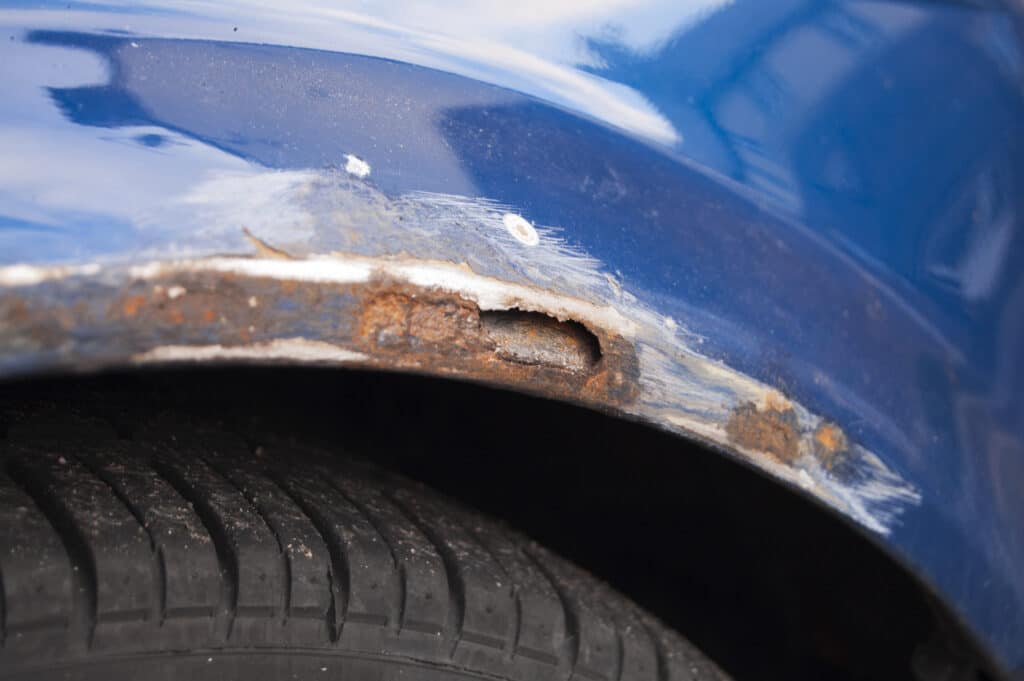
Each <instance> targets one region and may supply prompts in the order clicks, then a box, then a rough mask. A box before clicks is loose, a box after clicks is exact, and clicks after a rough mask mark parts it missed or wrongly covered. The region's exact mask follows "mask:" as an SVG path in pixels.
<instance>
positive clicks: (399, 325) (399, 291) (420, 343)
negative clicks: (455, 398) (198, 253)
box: [0, 273, 638, 408]
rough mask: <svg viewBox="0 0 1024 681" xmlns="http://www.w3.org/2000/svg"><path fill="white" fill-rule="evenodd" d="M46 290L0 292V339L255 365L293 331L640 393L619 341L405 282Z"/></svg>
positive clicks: (449, 365) (602, 390) (140, 284)
mask: <svg viewBox="0 0 1024 681" xmlns="http://www.w3.org/2000/svg"><path fill="white" fill-rule="evenodd" d="M48 286H49V287H50V288H51V291H50V295H48V296H46V297H45V299H44V300H45V304H41V302H40V299H39V298H35V299H34V300H32V301H31V302H29V301H27V300H26V299H24V298H23V297H22V296H21V295H19V294H17V293H12V294H8V295H5V296H3V297H0V345H2V346H3V347H6V348H8V349H13V348H14V347H15V346H16V345H20V346H21V349H22V350H23V351H24V350H30V349H35V350H39V351H42V350H44V349H47V348H54V347H61V346H62V345H63V346H67V339H68V338H75V337H79V338H81V337H83V336H87V337H88V342H89V343H90V344H91V345H92V346H93V348H94V349H95V350H96V351H97V354H94V355H92V356H91V357H90V359H91V360H92V361H93V362H94V363H96V364H102V363H103V357H104V356H108V357H123V356H125V355H126V354H127V355H129V356H142V357H145V358H146V360H147V361H154V362H159V361H162V360H163V361H171V360H173V361H180V360H182V359H187V357H188V354H187V348H188V347H194V348H195V351H194V354H195V360H196V361H201V360H203V359H209V358H210V357H214V356H216V357H218V358H220V359H236V360H242V359H249V360H257V359H258V355H257V352H258V350H259V348H265V349H267V352H269V351H270V350H272V349H273V348H275V347H278V346H279V345H280V342H281V341H282V340H290V341H292V340H295V339H296V338H298V339H300V340H301V341H303V342H305V343H307V344H308V343H319V344H323V343H327V344H330V346H332V347H335V348H337V349H339V350H340V351H346V352H349V353H350V354H349V357H351V358H356V357H358V358H359V359H349V360H347V361H346V362H345V363H346V364H353V363H357V364H359V365H362V366H372V367H379V368H386V369H403V370H412V371H418V372H423V373H433V374H442V375H457V376H459V377H463V378H470V379H477V380H480V381H483V382H486V383H492V384H498V385H504V386H510V387H516V388H519V389H522V390H526V391H529V392H532V393H538V394H543V395H547V396H551V397H559V398H562V399H569V400H573V401H577V402H582V403H586V404H592V405H599V406H602V407H605V408H608V407H612V408H625V407H627V406H628V405H629V404H630V403H632V402H633V401H635V400H636V398H637V392H638V391H637V360H636V356H635V353H634V351H633V349H632V346H631V345H630V344H629V343H628V342H626V341H625V340H623V339H622V338H621V337H618V336H616V335H614V334H610V333H607V332H605V331H602V330H594V331H590V330H587V329H586V328H584V327H583V325H582V324H579V323H577V322H571V321H570V322H563V321H559V320H557V319H554V318H552V317H550V316H547V315H544V314H541V313H536V312H534V313H523V312H521V311H518V310H508V311H490V312H487V313H486V315H485V318H486V320H487V321H486V323H485V322H484V321H482V318H481V311H480V309H479V307H478V305H477V304H476V303H474V302H473V301H471V300H467V299H465V298H463V297H461V296H459V295H457V294H453V293H450V292H446V291H441V290H436V289H429V288H422V287H416V286H412V285H410V284H407V283H401V282H396V281H388V280H380V279H376V280H373V281H370V282H367V283H365V284H332V283H310V282H294V281H287V280H278V279H271V278H252V277H241V276H236V275H231V274H221V273H186V274H179V275H176V276H174V277H170V278H158V279H155V280H144V279H137V280H135V281H133V282H131V283H130V284H129V285H127V286H123V287H106V286H90V287H88V288H87V289H83V288H82V287H81V286H78V285H76V284H75V283H74V282H54V283H51V284H48ZM274 343H277V344H278V345H276V346H275V345H271V344H274ZM211 346H212V347H215V348H216V349H217V352H216V353H211V351H210V350H209V348H210V347H211ZM168 347H172V348H173V349H174V352H168V351H167V350H166V349H167V348H168ZM242 348H246V349H247V352H241V349H242ZM254 348H255V349H254ZM69 358H70V356H69ZM274 358H275V359H281V356H280V353H276V354H274ZM81 360H82V358H81V357H77V358H75V361H76V362H79V363H80V362H81Z"/></svg>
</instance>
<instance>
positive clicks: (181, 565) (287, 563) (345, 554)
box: [0, 413, 724, 681]
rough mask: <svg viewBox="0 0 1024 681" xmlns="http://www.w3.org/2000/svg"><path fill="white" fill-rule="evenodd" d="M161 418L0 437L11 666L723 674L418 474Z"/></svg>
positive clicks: (2, 636) (3, 619) (625, 677)
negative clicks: (140, 431)
mask: <svg viewBox="0 0 1024 681" xmlns="http://www.w3.org/2000/svg"><path fill="white" fill-rule="evenodd" d="M159 418H160V419H161V420H160V421H159V422H158V424H157V426H155V427H151V428H150V429H149V430H150V434H147V436H146V439H142V440H138V441H132V442H129V443H127V444H126V442H125V441H124V440H123V439H122V438H120V437H118V436H117V435H116V434H113V433H108V432H107V430H104V429H99V430H96V429H94V430H85V431H83V430H79V429H76V428H77V426H75V423H74V422H72V425H71V426H69V429H68V431H67V432H66V433H63V432H62V431H60V430H59V429H54V428H53V427H52V426H49V425H47V424H43V425H41V426H36V425H34V424H33V425H32V426H31V427H28V426H26V427H24V428H21V427H19V428H20V430H18V431H17V437H18V438H23V439H24V440H25V442H24V443H19V444H17V445H8V444H6V443H5V444H4V445H3V447H2V451H0V483H2V485H0V492H2V494H0V518H4V519H10V520H5V524H4V527H5V528H10V530H11V531H10V532H9V533H8V534H7V535H4V536H5V538H9V540H10V544H11V547H10V548H12V550H11V551H10V552H9V553H7V552H5V551H4V549H5V548H8V547H4V546H0V559H3V563H2V570H3V573H2V574H0V669H3V670H4V672H5V673H6V672H7V671H8V670H13V671H14V672H15V673H16V674H18V673H22V672H23V671H25V672H28V673H34V672H36V671H39V670H42V671H46V672H48V671H51V667H52V668H54V669H70V668H72V667H76V668H77V666H79V665H82V664H86V663H87V664H90V665H91V664H93V663H95V664H96V665H98V666H97V667H96V668H97V669H100V668H102V666H103V665H106V664H107V663H108V662H111V661H116V662H115V664H120V662H121V661H123V660H131V661H132V662H131V664H132V665H136V666H137V669H139V670H142V669H146V670H153V669H156V668H157V667H158V666H159V665H168V666H166V667H161V669H165V670H171V669H172V668H174V664H175V663H174V662H173V661H174V660H177V659H179V658H183V657H188V656H191V657H192V658H195V662H196V663H197V664H199V665H200V666H201V667H202V668H204V669H206V670H207V673H209V672H214V674H215V675H216V673H219V672H215V668H214V667H205V663H206V662H211V661H213V660H214V657H213V656H222V657H225V658H231V659H233V660H236V661H241V662H239V664H249V665H251V666H252V669H255V670H256V671H255V672H254V673H253V674H254V675H253V676H252V678H256V677H259V678H262V676H261V674H262V675H266V676H268V678H269V677H270V676H274V677H275V678H277V677H278V676H281V674H280V673H279V672H280V671H281V670H280V669H276V668H272V667H271V666H267V665H265V664H263V663H261V662H259V661H254V660H256V658H257V657H258V656H259V655H260V654H262V653H263V652H266V651H274V654H275V655H280V656H281V657H280V660H281V663H282V667H281V669H284V668H285V667H287V665H290V664H292V662H289V661H288V660H286V659H285V658H292V657H294V658H296V659H298V658H303V659H304V658H305V657H306V656H314V655H318V656H327V657H324V659H325V660H327V661H328V662H331V661H333V660H337V659H339V657H346V656H353V657H357V658H359V660H360V661H359V665H363V666H360V667H353V669H357V670H359V673H351V674H350V675H352V676H360V677H361V676H363V675H366V676H379V675H381V674H384V675H385V676H386V675H387V674H386V673H384V671H382V670H378V669H376V668H375V667H373V665H376V664H379V663H384V664H391V663H393V662H394V661H396V660H407V661H409V663H410V664H412V665H413V666H417V667H421V668H422V670H424V671H425V675H430V676H436V678H438V679H444V678H454V677H455V676H473V677H478V678H481V679H494V680H498V681H533V680H534V679H536V680H537V681H670V679H679V678H691V677H692V678H694V679H705V681H710V679H724V677H720V676H718V674H717V672H716V670H715V667H714V665H713V664H712V663H710V662H709V661H707V660H705V659H704V657H703V656H702V655H701V654H700V653H699V652H698V651H696V650H695V649H693V648H692V647H691V646H690V644H688V643H687V642H686V641H685V640H684V639H682V638H680V637H678V636H677V635H676V634H675V632H672V631H671V630H668V629H666V628H664V627H663V626H662V625H661V624H660V623H659V622H658V621H657V620H656V619H654V618H653V617H650V616H648V615H646V614H645V613H644V611H643V610H642V609H640V608H639V607H638V606H636V605H634V604H632V603H631V602H630V601H628V600H627V599H625V598H623V597H622V596H621V595H620V594H618V593H616V592H615V591H614V590H613V589H612V588H611V587H609V586H608V585H605V584H603V583H601V582H600V581H598V580H595V579H594V578H593V577H591V576H590V575H587V574H586V573H585V572H583V571H581V570H578V569H577V568H575V567H574V566H573V565H571V564H570V563H568V562H567V561H564V560H562V559H560V558H559V557H558V556H556V555H554V554H552V553H550V552H548V551H547V550H546V549H544V548H543V547H542V546H540V545H539V544H536V543H533V542H531V541H529V540H527V539H525V538H523V537H521V536H520V535H518V534H517V533H516V532H515V531H514V530H511V529H509V528H507V527H505V526H504V525H503V524H501V523H498V522H493V521H489V520H488V519H487V518H485V517H483V516H481V515H477V514H475V513H474V512H472V511H468V510H466V509H464V508H461V507H460V506H459V505H458V504H457V503H454V504H453V503H451V502H449V501H448V500H446V499H445V498H444V497H443V496H442V495H439V494H437V493H434V492H432V491H431V490H429V489H427V488H426V487H424V486H422V485H420V484H419V483H415V482H410V481H408V480H403V478H401V477H400V476H398V475H394V474H392V473H389V472H387V471H386V470H381V469H380V468H378V467H375V466H374V465H372V464H371V463H369V462H364V461H362V460H359V459H349V458H348V457H347V456H345V455H338V454H335V455H330V456H327V455H326V454H327V453H321V452H318V450H315V449H306V448H303V447H301V446H296V445H294V444H293V443H292V442H291V441H290V440H289V441H287V442H282V443H280V445H275V447H277V446H280V447H281V450H280V451H273V452H271V453H266V452H261V451H260V448H257V449H256V451H255V453H253V452H249V450H248V448H247V447H245V446H243V447H241V448H239V446H238V437H237V436H236V435H234V434H232V433H231V432H230V431H228V430H226V429H224V428H223V427H222V426H217V425H214V426H209V427H207V426H202V427H200V428H196V424H195V423H193V422H191V421H189V422H186V423H177V422H175V421H174V415H173V414H172V415H170V416H167V415H165V414H163V413H161V415H160V416H159ZM168 419H169V420H168ZM55 431H56V432H57V434H58V437H55V436H54V435H53V433H54V432H55ZM97 432H98V434H95V433H97ZM83 433H84V435H83ZM150 437H152V438H153V439H149V438H150ZM61 438H66V441H65V440H64V439H61ZM61 447H65V449H70V450H71V451H72V452H73V453H72V454H69V455H65V456H67V459H64V458H63V457H58V453H59V452H60V451H62V450H61V449H60V448H61ZM286 447H287V448H286ZM250 454H251V456H250ZM5 474H6V475H7V476H9V478H10V479H9V481H8V480H7V478H5V477H4V476H5ZM129 514H130V515H131V518H129V517H128V515H129ZM18 528H22V529H20V530H19V529H18ZM143 532H144V533H145V539H143V536H142V533H143ZM271 537H273V539H271ZM3 543H5V544H6V543H7V541H4V542H3ZM23 547H24V548H23ZM275 549H276V551H277V553H276V554H275ZM147 551H148V553H147ZM6 589H11V590H13V591H12V592H10V593H8V591H7V590H6ZM324 589H326V592H325V591H324ZM442 590H445V591H442ZM282 603H283V607H282ZM44 604H45V607H44ZM350 625H351V626H350ZM647 637H649V638H650V643H648V642H647V640H646V639H647ZM168 660H170V661H171V662H168ZM232 664H234V662H233V663H232ZM261 665H262V666H261ZM366 665H370V666H369V667H367V666H366ZM181 669H184V667H182V668H180V669H179V671H181ZM287 669H288V671H289V672H290V673H293V674H294V672H293V671H292V670H293V669H295V670H298V667H294V668H293V667H287ZM318 669H319V670H320V671H327V667H326V666H322V667H321V666H320V665H319V664H318V665H317V669H312V670H311V671H312V672H313V673H312V674H311V677H312V676H318V674H316V671H317V670H318ZM330 669H331V671H332V674H335V675H336V674H338V673H343V674H348V673H349V671H348V670H346V669H345V668H344V666H343V665H339V666H338V667H335V666H331V667H330ZM135 670H136V667H132V674H135ZM363 672H366V673H365V674H364V673H363ZM168 673H170V672H168ZM151 675H152V674H150V673H148V671H147V672H145V673H143V672H139V674H137V675H136V676H147V677H148V676H151ZM179 675H180V676H182V677H185V676H189V674H188V673H187V672H183V673H181V674H179ZM245 675H249V672H246V674H245ZM284 675H285V676H287V675H288V674H287V673H285V674H284ZM413 675H414V676H416V675H417V674H413ZM0 676H4V674H0ZM229 676H230V674H229ZM126 678H128V677H126ZM131 678H135V676H132V677H131ZM211 678H213V677H211ZM218 678H219V677H218Z"/></svg>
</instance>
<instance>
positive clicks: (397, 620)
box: [324, 475, 407, 633]
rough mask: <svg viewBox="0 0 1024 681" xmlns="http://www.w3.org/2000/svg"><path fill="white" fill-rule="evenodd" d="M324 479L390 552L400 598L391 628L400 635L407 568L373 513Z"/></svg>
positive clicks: (333, 482) (332, 481) (329, 476)
mask: <svg viewBox="0 0 1024 681" xmlns="http://www.w3.org/2000/svg"><path fill="white" fill-rule="evenodd" d="M324 477H325V479H326V480H327V484H328V485H330V487H331V489H333V490H334V491H335V492H337V493H338V495H340V496H341V498H342V499H344V500H345V501H346V502H348V504H349V505H350V506H351V507H352V508H354V509H355V510H356V512H357V513H358V514H359V515H360V516H362V518H363V519H364V520H366V522H367V523H369V525H370V527H372V528H373V531H374V532H376V533H377V538H378V539H379V540H380V541H381V543H382V544H383V546H384V548H386V549H387V550H388V555H389V556H390V557H391V565H392V567H394V569H395V570H396V571H397V572H398V574H399V580H398V597H397V599H396V600H397V601H398V607H397V608H396V609H395V611H396V612H395V616H394V617H393V618H392V619H393V620H394V621H393V622H392V623H391V628H392V630H393V631H394V632H395V633H400V632H401V631H402V622H403V621H404V620H405V598H406V591H407V588H406V582H405V580H406V574H405V568H404V567H403V566H402V564H401V563H400V562H399V560H398V555H397V554H396V553H395V547H394V546H392V545H391V542H389V541H388V538H387V536H386V535H385V534H384V532H383V531H381V528H380V522H379V521H378V520H377V518H374V517H373V514H372V513H370V512H369V511H368V510H367V509H366V508H365V507H364V506H363V505H362V504H360V503H359V502H357V501H356V500H355V499H353V498H352V497H350V496H349V495H348V494H346V493H345V490H343V489H342V488H341V486H340V485H338V484H337V483H336V482H335V481H334V478H333V476H331V475H325V476H324Z"/></svg>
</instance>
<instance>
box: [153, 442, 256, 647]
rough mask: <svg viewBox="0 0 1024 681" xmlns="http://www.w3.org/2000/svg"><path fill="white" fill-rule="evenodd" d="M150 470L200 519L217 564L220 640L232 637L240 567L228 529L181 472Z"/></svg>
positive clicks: (161, 467)
mask: <svg viewBox="0 0 1024 681" xmlns="http://www.w3.org/2000/svg"><path fill="white" fill-rule="evenodd" d="M150 465H151V466H152V467H153V470H154V471H155V472H156V473H157V475H159V476H160V477H161V478H163V479H164V480H165V481H166V482H167V484H169V485H170V486H171V487H172V488H174V491H176V492H177V493H178V494H180V495H181V496H182V498H183V499H185V500H186V501H187V502H189V503H190V504H191V505H192V508H193V510H194V511H195V513H196V515H197V516H198V517H199V521H200V522H201V523H202V524H203V527H204V528H206V532H207V534H209V535H210V539H211V540H212V542H213V548H214V552H215V553H216V554H217V562H218V564H219V567H220V575H221V615H222V616H223V617H224V620H225V631H224V633H223V639H224V640H225V641H227V640H228V639H230V638H231V631H232V629H233V628H234V624H235V617H236V616H237V611H238V578H239V565H238V554H237V552H236V550H235V547H234V546H233V545H232V543H231V540H230V538H229V536H228V531H227V528H226V527H225V526H224V522H223V520H222V519H221V518H220V517H219V516H218V514H217V511H216V509H214V508H213V506H211V505H210V503H209V502H208V501H207V499H206V497H205V496H204V495H203V494H202V493H201V491H200V490H198V489H196V488H195V486H193V485H192V484H191V483H190V482H189V481H188V480H186V479H185V476H184V475H182V474H181V472H180V471H178V470H176V469H175V468H174V467H172V466H170V465H168V464H167V463H166V462H164V461H151V462H150Z"/></svg>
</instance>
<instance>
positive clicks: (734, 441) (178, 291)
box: [0, 171, 920, 534]
mask: <svg viewBox="0 0 1024 681" xmlns="http://www.w3.org/2000/svg"><path fill="white" fill-rule="evenodd" d="M267 175H273V176H274V177H269V178H268V177H263V176H258V177H255V178H251V179H248V178H246V177H244V176H240V175H232V176H231V177H230V178H226V177H215V178H209V179H207V180H204V181H203V183H204V185H205V186H206V188H200V189H195V190H193V191H192V192H191V193H190V194H189V196H188V201H186V202H184V203H179V204H178V205H187V206H190V210H192V211H193V213H191V214H183V219H184V220H186V221H187V220H189V219H196V220H202V221H204V222H205V223H206V224H208V225H209V228H210V229H212V230H213V231H214V233H222V232H223V233H224V234H228V233H230V234H233V235H234V236H232V239H234V241H231V242H230V243H233V244H235V247H236V248H237V250H236V251H235V254H234V255H223V256H217V257H198V258H187V257H186V258H166V257H153V258H151V259H150V260H149V261H140V260H139V259H135V260H133V261H131V262H125V263H122V264H103V265H101V264H84V265H76V266H72V267H32V266H27V265H14V266H9V267H3V268H0V287H2V289H6V290H0V373H8V374H9V373H12V372H13V371H16V370H18V369H19V368H21V367H26V366H28V367H33V368H38V367H41V366H46V365H47V363H49V366H51V367H60V366H71V367H75V368H90V367H99V366H109V365H117V364H124V363H126V362H131V363H136V364H147V363H154V362H156V363H159V362H182V361H187V362H203V361H211V362H212V361H249V362H270V361H273V362H282V361H284V362H322V363H329V364H338V365H344V366H353V365H354V366H362V367H371V368H384V369H396V370H403V371H414V372H420V373H428V374H433V375H440V376H458V377H461V378H471V379H475V380H479V381H483V382H486V383H492V384H497V385H504V386H509V387H513V388H516V389H519V390H523V391H526V392H532V393H538V394H544V395H547V396H550V397H555V398H557V399H563V400H568V401H574V402H578V403H582V404H585V405H588V406H592V407H596V408H601V409H604V410H610V411H615V412H617V413H621V414H623V415H629V416H632V417H637V418H640V419H642V420H644V421H646V422H648V423H652V424H655V425H658V426H661V427H663V428H666V429H668V430H672V431H674V432H678V433H683V434H687V435H690V436H696V437H698V438H701V439H703V440H705V441H707V442H710V443H713V444H715V445H717V446H719V447H721V448H723V449H725V450H727V451H730V452H732V453H733V454H735V455H736V456H739V457H741V458H743V459H744V460H746V461H748V462H750V463H752V464H753V465H755V466H758V467H759V468H761V469H763V470H765V471H766V472H768V473H769V474H771V475H774V476H776V477H778V478H780V479H783V480H786V481H788V482H789V483H791V484H793V485H795V486H797V487H799V488H801V489H804V490H806V491H807V492H808V493H809V494H812V495H814V496H816V497H817V498H819V499H821V500H822V501H824V502H825V503H827V504H830V505H831V506H833V507H834V508H836V509H837V510H839V511H840V512H842V513H844V514H846V515H847V516H849V517H851V518H853V519H854V520H856V521H857V522H859V523H861V524H862V525H863V526H865V527H867V528H869V529H871V530H873V531H875V532H878V533H881V534H886V533H888V532H889V531H890V530H891V528H892V527H893V524H894V523H896V522H897V519H898V517H899V515H900V513H901V512H902V511H903V509H904V508H905V507H906V506H907V505H912V504H917V503H920V495H919V494H918V492H917V491H916V490H915V489H914V488H913V487H912V486H911V485H909V484H907V483H906V482H905V481H904V480H903V479H902V478H901V476H900V475H899V473H897V472H895V471H893V470H891V469H890V468H889V467H887V466H886V465H885V463H884V462H883V460H882V459H881V458H880V457H879V456H878V455H877V454H875V453H872V452H869V451H867V450H865V449H864V448H863V447H861V446H860V445H858V444H857V443H855V442H853V441H852V440H851V439H850V438H849V437H848V435H847V434H846V433H844V432H843V431H842V429H841V428H840V427H839V426H838V425H836V424H834V423H833V422H832V421H830V420H828V419H826V418H823V417H822V416H820V415H816V414H813V413H811V412H810V411H809V410H807V409H806V408H804V407H803V406H802V405H800V404H798V403H796V402H794V401H792V400H789V399H787V398H786V397H785V396H783V395H781V394H780V393H779V392H778V391H776V390H775V389H773V388H772V387H770V386H768V385H766V384H764V383H761V382H760V381H757V380H755V379H753V378H751V377H750V376H747V375H745V374H743V373H741V372H739V371H736V370H734V369H732V368H730V367H728V366H726V365H725V364H723V363H721V362H719V361H717V360H714V359H712V358H709V357H707V356H706V355H705V354H703V353H702V352H701V351H700V350H699V348H700V346H701V341H702V339H701V338H700V337H699V336H697V335H696V334H694V333H693V332H692V331H691V330H690V329H689V328H687V325H686V323H685V320H679V319H673V318H670V317H666V316H665V315H663V314H660V313H658V311H656V310H655V309H654V308H653V307H651V306H649V305H647V304H646V303H645V302H644V301H643V300H642V298H641V296H638V295H636V294H635V293H633V292H630V291H629V290H627V289H626V287H625V285H624V284H623V283H622V282H621V278H620V277H617V276H615V275H613V274H612V273H610V272H607V271H605V270H604V269H603V268H602V266H601V264H600V263H599V262H598V261H596V260H595V259H593V258H592V257H590V256H589V255H587V254H586V253H583V252H580V251H579V250H578V249H575V248H573V247H571V246H570V245H568V244H567V243H566V242H565V241H564V240H563V239H562V238H561V236H560V233H559V230H558V229H557V227H553V226H544V225H534V224H532V223H530V222H529V221H527V220H526V219H525V218H522V217H521V215H520V214H519V212H518V211H516V210H514V209H512V208H511V207H509V206H504V205H502V204H500V203H497V202H493V201H489V200H487V199H473V198H468V197H459V196H449V195H439V194H424V193H415V194H410V195H406V196H400V197H397V198H391V197H387V196H385V195H384V194H382V193H381V192H379V191H378V190H376V189H374V188H373V187H371V186H369V185H368V184H365V183H361V182H356V181H354V180H353V179H351V178H350V177H349V176H348V175H347V174H339V173H329V172H325V173H317V172H313V171H301V172H296V171H289V172H287V173H268V174H267ZM260 187H272V188H274V191H275V192H277V194H275V199H274V211H273V212H272V215H271V219H268V220H266V221H263V220H262V219H261V217H260V215H259V213H258V212H253V211H251V210H249V209H248V208H244V209H243V208H240V207H239V206H237V205H236V204H237V202H238V201H239V200H240V199H239V197H243V196H246V195H248V194H250V193H251V192H252V191H255V190H256V189H258V188H260ZM225 189H226V191H222V190H225ZM235 209H237V210H235ZM238 214H244V215H245V219H246V223H245V225H244V231H243V226H242V225H240V224H238V221H237V215H238ZM190 215H191V217H190ZM509 216H512V218H514V219H512V218H509ZM520 220H521V221H522V222H521V223H520V222H519V221H520ZM510 223H511V225H512V226H511V227H510ZM281 224H283V225H284V227H281V228H278V227H276V225H281ZM524 225H525V226H527V227H529V230H526V229H525V227H524ZM296 226H300V227H301V228H300V229H296ZM528 242H532V244H531V243H528ZM524 245H530V246H531V247H530V248H523V246H524ZM86 291H87V293H86ZM82 338H87V339H88V341H87V342H86V341H83V340H81V339H82Z"/></svg>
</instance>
